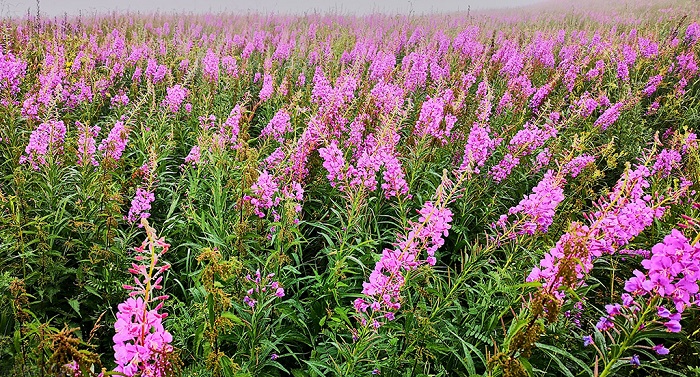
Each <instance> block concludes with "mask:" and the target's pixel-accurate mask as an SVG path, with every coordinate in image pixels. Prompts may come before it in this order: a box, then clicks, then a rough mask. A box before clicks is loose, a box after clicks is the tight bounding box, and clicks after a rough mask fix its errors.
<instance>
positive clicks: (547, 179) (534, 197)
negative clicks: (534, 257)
mask: <svg viewBox="0 0 700 377" xmlns="http://www.w3.org/2000/svg"><path fill="white" fill-rule="evenodd" d="M564 183H565V180H564V179H563V178H561V177H559V176H555V175H554V173H553V172H552V171H551V170H549V171H547V173H545V175H544V177H543V178H542V180H541V181H540V182H539V183H538V184H537V186H535V188H533V189H532V194H530V195H528V196H525V197H524V198H523V199H522V200H521V201H520V203H518V205H517V206H515V207H511V208H510V209H509V210H508V215H515V214H522V216H523V220H522V224H521V225H520V228H519V230H518V231H517V233H518V234H529V235H532V234H535V232H543V233H545V232H547V229H548V228H549V226H550V225H552V222H553V219H554V214H555V210H556V208H557V206H558V205H559V203H561V202H562V201H563V200H564V189H563V188H562V185H563V184H564Z"/></svg>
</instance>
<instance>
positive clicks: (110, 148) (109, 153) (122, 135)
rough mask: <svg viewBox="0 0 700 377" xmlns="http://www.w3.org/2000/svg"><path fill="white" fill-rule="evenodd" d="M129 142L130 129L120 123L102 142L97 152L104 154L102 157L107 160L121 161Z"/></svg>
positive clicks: (116, 124) (115, 125)
mask: <svg viewBox="0 0 700 377" xmlns="http://www.w3.org/2000/svg"><path fill="white" fill-rule="evenodd" d="M128 142H129V129H128V128H127V127H126V126H125V125H124V122H122V121H118V122H117V123H115V124H114V127H112V129H111V130H110V131H109V135H107V138H106V139H104V140H102V142H101V143H100V145H99V146H98V147H97V150H99V151H100V152H102V155H103V156H104V157H105V158H108V159H111V160H113V161H119V159H120V158H121V157H122V153H124V150H125V149H126V144H127V143H128Z"/></svg>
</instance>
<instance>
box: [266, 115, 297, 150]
mask: <svg viewBox="0 0 700 377" xmlns="http://www.w3.org/2000/svg"><path fill="white" fill-rule="evenodd" d="M290 119H291V118H290V116H289V112H287V110H285V109H280V110H279V111H278V112H277V113H276V114H275V116H274V117H272V119H270V122H269V123H268V124H267V125H266V126H265V128H263V130H262V131H261V132H260V137H261V138H266V137H270V136H271V137H272V138H274V139H275V140H276V141H277V142H278V143H283V142H284V135H285V134H286V133H288V132H291V131H292V124H291V122H290Z"/></svg>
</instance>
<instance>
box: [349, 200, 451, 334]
mask: <svg viewBox="0 0 700 377" xmlns="http://www.w3.org/2000/svg"><path fill="white" fill-rule="evenodd" d="M418 213H419V215H420V217H419V218H418V222H415V223H411V227H410V228H409V229H408V232H407V233H406V234H400V235H399V236H398V242H397V244H396V245H395V248H393V249H384V251H383V252H382V255H381V258H380V260H379V261H378V262H377V264H376V265H375V267H374V270H373V271H372V273H371V274H370V276H369V280H368V281H367V282H365V283H363V285H362V286H363V289H362V293H363V294H364V295H366V296H367V297H366V298H358V299H356V300H355V302H354V306H355V310H357V312H358V313H367V312H368V309H371V312H370V314H371V315H372V317H375V316H377V315H381V316H383V317H384V318H385V319H387V320H390V321H391V320H393V319H394V313H395V312H396V311H397V310H398V309H400V308H401V289H402V287H403V286H404V284H405V278H404V275H403V273H404V271H409V270H414V269H416V268H417V267H418V266H419V265H420V264H422V263H427V264H429V265H434V264H435V262H436V258H435V251H437V249H439V248H440V247H441V246H442V245H443V244H444V243H445V240H444V238H445V237H447V235H448V234H449V229H450V228H451V225H450V223H451V222H452V215H453V214H452V211H450V210H449V209H448V208H446V207H444V206H441V205H438V206H437V207H436V206H435V205H434V204H433V203H432V202H430V201H427V202H425V204H424V205H423V207H422V208H421V209H420V210H419V211H418ZM423 250H425V251H426V253H427V257H426V259H425V260H421V253H422V251H423ZM361 322H362V324H363V325H366V324H367V319H366V318H365V317H364V316H362V317H361ZM371 325H372V326H374V327H375V328H378V327H379V326H381V323H380V322H379V321H378V320H377V319H373V320H372V323H371Z"/></svg>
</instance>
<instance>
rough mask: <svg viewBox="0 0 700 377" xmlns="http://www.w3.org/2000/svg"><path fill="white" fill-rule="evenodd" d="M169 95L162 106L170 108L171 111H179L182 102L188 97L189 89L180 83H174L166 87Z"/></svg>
mask: <svg viewBox="0 0 700 377" xmlns="http://www.w3.org/2000/svg"><path fill="white" fill-rule="evenodd" d="M166 91H167V93H168V94H167V95H166V96H165V98H164V99H163V103H162V106H163V107H166V108H168V109H169V110H170V111H171V112H173V113H177V112H178V111H180V106H181V105H182V102H183V101H184V100H185V98H187V94H188V93H189V91H188V90H187V88H185V87H183V86H182V85H180V84H177V85H173V86H171V87H169V88H167V89H166Z"/></svg>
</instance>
